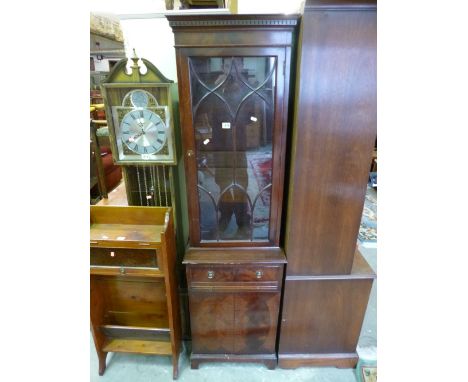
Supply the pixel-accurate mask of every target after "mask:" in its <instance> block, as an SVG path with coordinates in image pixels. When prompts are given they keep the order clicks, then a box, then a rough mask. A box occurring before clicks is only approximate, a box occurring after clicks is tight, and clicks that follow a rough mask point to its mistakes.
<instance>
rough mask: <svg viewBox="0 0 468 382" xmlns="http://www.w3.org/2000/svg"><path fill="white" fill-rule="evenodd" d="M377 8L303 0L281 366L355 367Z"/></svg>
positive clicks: (363, 285) (370, 3)
mask: <svg viewBox="0 0 468 382" xmlns="http://www.w3.org/2000/svg"><path fill="white" fill-rule="evenodd" d="M376 8H377V7H376V1H375V0H362V1H360V0H308V1H306V4H305V10H304V15H303V17H302V21H301V32H300V36H301V37H300V42H299V46H300V50H299V52H298V72H297V76H296V95H297V97H296V99H295V115H294V123H293V131H292V133H293V134H292V139H291V158H290V167H289V191H288V212H287V221H286V227H285V228H286V229H285V253H286V257H287V259H288V266H287V273H286V278H285V284H284V297H283V307H282V321H281V330H280V334H279V337H280V338H279V349H278V358H279V366H280V367H299V366H314V365H317V366H318V365H320V366H339V367H354V366H355V365H356V362H357V359H358V358H357V354H356V346H357V341H358V338H359V333H360V330H361V326H362V322H363V318H364V314H365V311H366V307H367V302H368V298H369V292H370V288H371V285H372V280H373V277H374V275H373V272H372V271H371V269H370V268H369V267H368V266H367V265H366V264H365V260H363V259H362V258H361V257H360V255H359V254H356V255H355V251H356V242H357V235H358V231H359V225H360V221H361V216H362V209H363V205H364V197H365V192H366V186H367V180H368V177H369V163H370V158H371V154H372V149H373V146H374V142H375V136H376V125H377V117H376V116H377V110H376V109H377V108H376V90H377V89H376V37H377V31H376V24H377V17H376ZM356 263H357V264H358V265H359V264H360V265H359V266H358V267H357V268H356ZM353 264H354V268H353Z"/></svg>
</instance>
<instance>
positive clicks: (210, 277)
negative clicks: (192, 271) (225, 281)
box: [208, 271, 215, 279]
mask: <svg viewBox="0 0 468 382" xmlns="http://www.w3.org/2000/svg"><path fill="white" fill-rule="evenodd" d="M214 275H215V273H214V271H208V278H209V279H212V278H214Z"/></svg>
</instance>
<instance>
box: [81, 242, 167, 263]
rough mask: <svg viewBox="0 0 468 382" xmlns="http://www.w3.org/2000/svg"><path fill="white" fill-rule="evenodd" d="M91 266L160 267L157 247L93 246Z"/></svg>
mask: <svg viewBox="0 0 468 382" xmlns="http://www.w3.org/2000/svg"><path fill="white" fill-rule="evenodd" d="M90 253H91V266H104V267H106V266H107V267H130V268H131V267H135V268H158V260H157V256H156V250H155V249H134V248H93V247H91V249H90Z"/></svg>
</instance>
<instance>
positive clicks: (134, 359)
mask: <svg viewBox="0 0 468 382" xmlns="http://www.w3.org/2000/svg"><path fill="white" fill-rule="evenodd" d="M361 253H362V254H363V256H364V257H365V258H366V260H367V261H368V262H369V264H370V266H371V267H372V269H373V270H374V271H375V272H376V271H377V250H376V249H375V248H361ZM376 284H377V282H376V281H375V282H374V286H373V287H372V291H371V296H370V299H369V305H368V307H367V311H366V316H365V319H364V324H363V327H362V331H361V336H360V339H359V345H360V346H376V345H377V320H376V319H377V296H376V287H377V285H376ZM90 341H91V342H90V349H91V351H90V353H91V364H90V370H91V379H90V380H91V382H108V381H113V382H121V381H122V382H149V381H158V382H165V381H167V382H169V381H172V365H171V361H170V358H169V357H157V356H143V355H132V354H117V353H115V354H112V353H111V354H109V355H108V357H107V369H106V372H105V374H104V375H103V376H102V377H100V376H99V375H98V372H97V370H98V360H97V356H96V352H95V350H94V344H93V340H92V338H91V337H90ZM179 368H180V369H179V379H178V381H180V382H190V381H197V382H204V381H206V382H210V381H213V382H221V381H222V382H241V381H242V382H254V381H255V382H260V381H265V382H266V381H268V382H276V381H278V382H279V381H281V382H283V381H288V382H296V381H297V382H299V381H304V382H306V381H307V382H355V381H356V377H355V375H354V370H353V369H336V368H331V367H323V368H306V367H303V368H299V369H295V370H282V369H279V368H277V369H276V370H273V371H271V370H268V369H267V368H266V367H264V366H263V365H260V364H222V363H206V364H201V365H200V368H199V369H198V370H191V369H190V365H189V362H188V355H187V354H183V355H182V356H181V357H180V364H179Z"/></svg>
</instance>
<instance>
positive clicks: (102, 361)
mask: <svg viewBox="0 0 468 382" xmlns="http://www.w3.org/2000/svg"><path fill="white" fill-rule="evenodd" d="M97 355H98V359H99V375H104V372H105V371H106V358H107V353H106V352H103V351H101V352H98V353H97Z"/></svg>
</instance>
